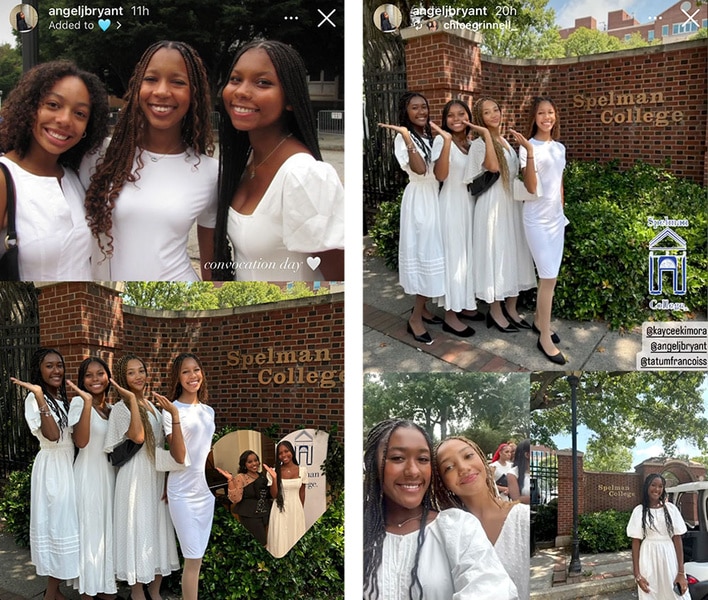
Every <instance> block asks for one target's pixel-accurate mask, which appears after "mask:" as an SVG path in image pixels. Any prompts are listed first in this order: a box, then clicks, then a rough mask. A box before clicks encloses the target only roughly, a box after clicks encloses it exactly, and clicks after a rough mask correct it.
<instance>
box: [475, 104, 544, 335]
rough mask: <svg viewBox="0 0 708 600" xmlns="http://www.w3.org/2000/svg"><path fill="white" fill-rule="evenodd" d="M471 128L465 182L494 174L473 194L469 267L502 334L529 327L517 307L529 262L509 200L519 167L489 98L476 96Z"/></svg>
mask: <svg viewBox="0 0 708 600" xmlns="http://www.w3.org/2000/svg"><path fill="white" fill-rule="evenodd" d="M472 116H473V118H474V123H475V124H472V123H470V127H471V128H472V129H473V130H474V132H475V133H476V134H477V138H476V139H475V140H473V141H472V143H471V144H470V151H469V154H468V156H467V171H466V172H465V182H466V183H470V182H472V181H473V180H474V178H475V177H477V176H478V175H480V174H481V173H482V172H484V171H491V172H498V173H499V179H498V180H497V181H496V182H495V183H494V184H493V185H492V186H491V187H490V188H489V189H488V190H486V191H485V192H484V193H482V194H480V195H479V196H477V200H476V206H475V219H474V231H473V233H472V239H473V246H474V256H475V257H476V258H475V262H474V265H473V268H472V273H473V277H474V290H475V293H476V294H477V298H479V299H481V300H484V301H485V302H486V303H487V304H488V305H489V312H488V313H487V328H490V327H492V326H495V327H496V328H497V329H498V330H499V331H501V332H502V333H513V332H516V331H518V330H519V329H520V328H525V329H530V328H531V325H529V324H528V323H527V322H526V321H525V320H524V319H522V318H521V317H520V316H519V313H518V311H517V300H518V298H519V292H520V291H522V290H528V289H531V288H534V287H536V276H535V274H534V271H533V261H532V259H531V253H530V251H529V247H528V244H527V243H526V236H525V235H524V228H523V224H522V220H521V207H520V206H519V203H518V202H515V201H514V198H513V195H512V182H513V180H514V178H515V177H516V175H517V174H518V172H519V161H518V159H517V156H516V152H514V150H513V149H512V147H511V146H510V145H509V143H508V142H507V141H506V140H505V139H504V138H503V137H502V111H501V107H500V106H499V104H498V103H497V102H496V101H495V100H492V99H491V98H485V97H483V98H480V99H478V100H477V101H476V102H475V103H474V107H473V109H472Z"/></svg>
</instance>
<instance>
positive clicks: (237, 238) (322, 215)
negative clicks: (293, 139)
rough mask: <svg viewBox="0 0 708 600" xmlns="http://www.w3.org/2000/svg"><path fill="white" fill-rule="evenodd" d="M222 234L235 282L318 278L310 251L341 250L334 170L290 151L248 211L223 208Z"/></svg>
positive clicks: (339, 194)
mask: <svg viewBox="0 0 708 600" xmlns="http://www.w3.org/2000/svg"><path fill="white" fill-rule="evenodd" d="M227 233H228V236H229V241H230V242H231V246H232V247H233V248H234V251H235V264H234V271H235V274H236V279H237V280H240V281H321V280H322V279H323V276H322V273H321V272H320V270H319V269H318V268H317V265H318V264H319V258H318V257H313V256H312V255H313V254H315V253H318V252H324V251H326V250H334V249H340V248H344V190H343V189H342V184H341V183H340V181H339V177H338V176H337V172H336V171H335V170H334V167H333V166H332V165H330V164H328V163H325V162H322V161H318V160H315V159H314V157H312V156H311V155H309V154H306V153H303V152H300V153H297V154H293V155H292V156H291V157H289V158H288V159H287V160H286V161H285V162H284V163H283V164H282V166H281V167H280V169H278V172H277V173H276V174H275V176H274V177H273V180H272V181H271V182H270V185H269V186H268V188H267V189H266V191H265V193H264V194H263V197H262V198H261V200H260V202H259V203H258V205H257V206H256V208H255V209H254V211H253V213H252V214H250V215H244V214H241V213H239V212H237V211H236V210H234V209H233V208H229V216H228V224H227ZM308 258H309V259H310V260H309V261H308ZM313 267H314V268H313Z"/></svg>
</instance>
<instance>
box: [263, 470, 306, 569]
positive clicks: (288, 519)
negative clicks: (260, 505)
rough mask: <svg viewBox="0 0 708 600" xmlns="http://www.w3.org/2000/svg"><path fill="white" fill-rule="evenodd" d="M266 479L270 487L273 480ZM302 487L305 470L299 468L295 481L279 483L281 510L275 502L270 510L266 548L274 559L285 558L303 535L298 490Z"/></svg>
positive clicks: (303, 525)
mask: <svg viewBox="0 0 708 600" xmlns="http://www.w3.org/2000/svg"><path fill="white" fill-rule="evenodd" d="M266 477H267V479H268V485H269V486H270V485H271V483H272V481H273V480H272V478H271V476H270V475H267V476H266ZM303 485H307V469H306V468H305V467H302V466H301V467H300V468H299V472H298V476H297V477H296V478H295V479H283V480H282V482H281V488H282V490H283V510H282V511H281V510H280V509H279V508H278V503H277V502H276V501H275V500H274V501H273V505H272V507H271V509H270V521H269V523H268V543H267V546H266V548H267V549H268V552H270V553H271V554H272V555H273V556H275V557H276V558H282V557H283V556H285V555H286V554H287V553H288V551H289V550H290V548H292V547H293V546H294V545H295V544H296V543H297V541H298V540H299V539H300V538H301V537H302V536H303V535H304V534H305V509H304V507H303V506H302V502H300V488H301V487H302V486H303Z"/></svg>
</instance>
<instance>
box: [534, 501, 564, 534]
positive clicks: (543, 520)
mask: <svg viewBox="0 0 708 600" xmlns="http://www.w3.org/2000/svg"><path fill="white" fill-rule="evenodd" d="M534 511H535V512H536V517H535V519H534V534H535V536H536V540H537V541H539V542H541V541H543V542H548V541H554V540H555V539H556V536H557V535H558V499H557V498H554V499H553V500H551V501H550V502H549V503H548V504H539V505H538V506H535V507H534Z"/></svg>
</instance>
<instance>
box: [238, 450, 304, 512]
mask: <svg viewBox="0 0 708 600" xmlns="http://www.w3.org/2000/svg"><path fill="white" fill-rule="evenodd" d="M281 446H285V447H286V448H287V449H288V450H290V454H291V455H292V457H293V459H292V462H293V464H294V465H295V466H298V467H299V466H300V463H299V462H297V458H296V457H295V448H294V447H293V445H292V444H291V443H290V442H289V441H288V440H283V441H282V442H279V443H278V445H277V446H276V447H275V456H276V461H275V474H276V475H277V476H278V477H277V481H278V495H277V496H276V497H275V503H276V504H277V505H278V509H279V510H280V512H283V510H285V499H284V498H283V488H282V487H281V481H282V479H281V478H280V467H281V464H280V460H277V457H278V453H279V452H280V447H281ZM244 464H245V463H244Z"/></svg>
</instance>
